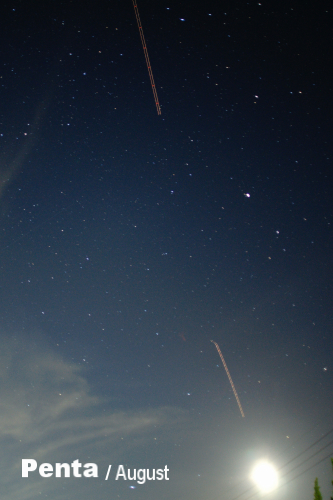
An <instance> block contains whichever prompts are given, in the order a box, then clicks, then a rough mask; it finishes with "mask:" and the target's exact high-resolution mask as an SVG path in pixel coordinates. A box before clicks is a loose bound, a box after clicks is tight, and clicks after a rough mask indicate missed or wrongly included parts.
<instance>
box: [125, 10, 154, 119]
mask: <svg viewBox="0 0 333 500" xmlns="http://www.w3.org/2000/svg"><path fill="white" fill-rule="evenodd" d="M132 2H133V7H134V12H135V17H136V21H137V23H138V28H139V33H140V38H141V42H142V47H143V52H144V54H145V59H146V64H147V68H148V73H149V78H150V84H151V88H152V90H153V94H154V99H155V104H156V109H157V114H158V115H160V114H161V108H160V103H159V102H158V97H157V91H156V87H155V81H154V77H153V72H152V69H151V65H150V60H149V56H148V50H147V45H146V40H145V37H144V34H143V29H142V26H141V20H140V16H139V11H138V6H137V5H136V2H135V0H132Z"/></svg>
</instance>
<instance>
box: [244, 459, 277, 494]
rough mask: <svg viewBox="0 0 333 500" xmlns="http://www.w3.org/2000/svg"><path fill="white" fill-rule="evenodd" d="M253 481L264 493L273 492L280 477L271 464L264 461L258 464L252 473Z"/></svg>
mask: <svg viewBox="0 0 333 500" xmlns="http://www.w3.org/2000/svg"><path fill="white" fill-rule="evenodd" d="M251 479H252V481H254V482H255V483H256V485H257V486H258V488H259V489H260V490H261V491H262V492H263V493H269V492H270V491H273V490H274V489H275V488H276V487H277V484H278V475H277V472H276V470H275V468H274V467H273V465H271V464H270V463H268V462H264V461H262V462H258V463H257V464H256V465H255V467H254V469H253V471H252V473H251Z"/></svg>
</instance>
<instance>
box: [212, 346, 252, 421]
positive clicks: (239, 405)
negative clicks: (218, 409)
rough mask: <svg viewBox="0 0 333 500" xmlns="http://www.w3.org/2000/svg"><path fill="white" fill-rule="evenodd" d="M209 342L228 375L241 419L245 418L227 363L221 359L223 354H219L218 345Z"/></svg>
mask: <svg viewBox="0 0 333 500" xmlns="http://www.w3.org/2000/svg"><path fill="white" fill-rule="evenodd" d="M211 342H213V344H214V345H215V347H216V349H217V352H218V353H219V355H220V358H221V360H222V363H223V366H224V368H225V371H226V372H227V375H228V379H229V382H230V384H231V387H232V390H233V391H234V395H235V398H236V401H237V404H238V407H239V409H240V412H241V415H242V417H245V415H244V412H243V408H242V405H241V404H240V401H239V397H238V394H237V391H236V388H235V386H234V383H233V381H232V378H231V375H230V373H229V370H228V367H227V363H226V362H225V361H224V357H223V354H222V352H221V349H220V348H219V345H218V344H217V343H216V342H214V340H211Z"/></svg>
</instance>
